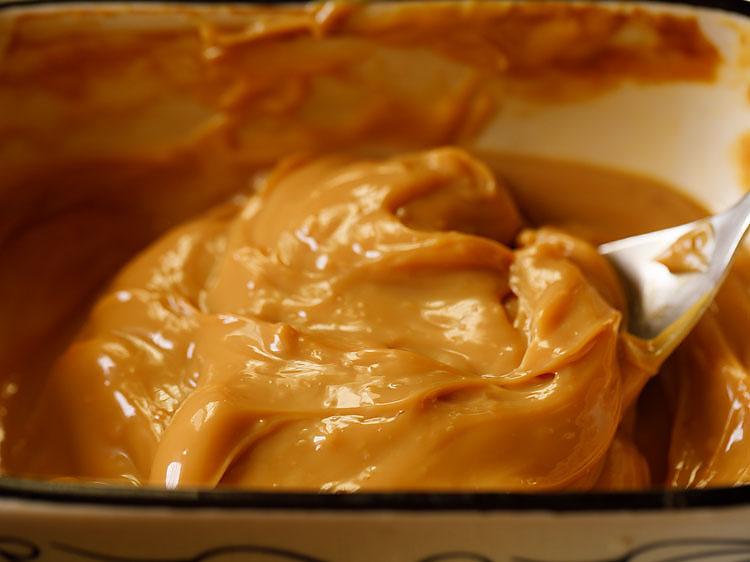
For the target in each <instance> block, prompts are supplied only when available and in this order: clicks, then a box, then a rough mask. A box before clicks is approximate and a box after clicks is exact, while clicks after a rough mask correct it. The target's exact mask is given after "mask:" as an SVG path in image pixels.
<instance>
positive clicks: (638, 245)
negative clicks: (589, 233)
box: [598, 192, 750, 357]
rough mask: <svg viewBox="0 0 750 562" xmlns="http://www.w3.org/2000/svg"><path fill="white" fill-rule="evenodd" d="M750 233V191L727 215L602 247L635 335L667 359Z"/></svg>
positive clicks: (696, 319) (629, 328)
mask: <svg viewBox="0 0 750 562" xmlns="http://www.w3.org/2000/svg"><path fill="white" fill-rule="evenodd" d="M749 228H750V192H748V193H747V194H746V195H745V196H744V197H743V198H742V199H740V200H739V201H738V202H737V203H735V205H734V206H732V207H731V208H729V209H727V210H726V211H724V212H722V213H719V214H717V215H714V216H712V217H707V218H705V219H700V220H697V221H695V222H691V223H688V224H683V225H680V226H675V227H673V228H668V229H665V230H659V231H656V232H650V233H647V234H642V235H640V236H632V237H630V238H623V239H622V240H616V241H614V242H609V243H606V244H602V245H601V246H599V248H598V251H599V253H600V254H601V255H603V256H605V257H606V258H608V259H609V261H610V262H611V263H612V264H613V265H614V267H615V269H617V271H618V273H619V274H620V277H621V278H622V280H623V281H624V283H625V287H626V290H627V296H628V309H629V310H628V312H629V317H628V326H627V330H628V332H630V333H631V334H633V335H635V336H637V337H639V338H641V339H643V340H645V341H646V346H647V349H648V351H649V353H650V354H651V355H653V356H655V357H664V356H666V355H668V354H669V353H671V352H672V351H673V350H674V348H675V347H677V346H678V345H679V344H680V342H682V340H683V339H684V338H685V337H686V336H687V334H688V333H689V332H690V330H691V329H692V328H693V326H695V324H696V322H698V320H699V319H700V317H701V316H702V315H703V313H704V312H705V310H706V308H708V306H709V305H710V304H711V302H712V300H713V297H714V296H715V295H716V292H717V291H718V290H719V287H720V286H721V284H722V282H723V281H724V278H725V277H726V275H727V273H728V271H729V269H730V267H731V266H732V263H733V262H734V258H735V256H736V255H737V251H738V250H739V248H740V246H741V245H742V241H743V239H744V237H745V235H746V234H747V231H748V229H749Z"/></svg>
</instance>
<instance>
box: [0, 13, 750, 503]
mask: <svg viewBox="0 0 750 562" xmlns="http://www.w3.org/2000/svg"><path fill="white" fill-rule="evenodd" d="M438 1H439V0H438ZM489 1H491V0H489ZM542 1H549V2H554V1H557V0H542ZM589 1H592V2H596V1H597V0H589ZM618 1H619V0H618ZM637 1H640V2H653V3H658V4H677V5H683V6H697V7H702V8H712V9H718V10H723V11H727V12H734V13H739V14H742V15H746V16H750V1H748V0H632V1H628V0H625V1H623V2H622V3H624V4H625V3H633V2H637ZM98 3H102V2H101V0H73V1H71V0H10V1H3V0H0V10H5V9H8V8H19V7H32V6H44V5H57V4H98ZM113 3H116V2H114V0H113ZM284 3H298V2H294V0H291V1H284V0H256V1H247V0H218V1H217V0H135V1H134V2H128V4H185V5H191V4H193V5H194V4H284ZM2 498H14V499H23V500H35V501H44V502H53V503H61V504H71V503H74V504H90V505H99V506H126V507H134V506H139V507H144V508H163V507H177V508H189V509H204V508H217V507H221V508H231V509H280V510H295V509H305V510H334V511H341V510H344V511H372V510H377V511H535V510H536V511H555V512H576V511H622V510H628V511H630V510H637V511H643V510H667V509H680V510H682V509H686V508H711V507H732V506H742V505H750V485H746V486H738V487H722V488H710V489H650V490H644V491H636V492H554V493H550V492H543V493H520V492H508V493H495V492H443V491H436V492H424V491H419V492H408V491H404V492H357V493H347V494H327V493H314V492H312V493H311V492H304V491H300V492H289V491H283V492H275V491H263V492H256V491H248V490H235V489H180V490H166V489H162V488H127V487H120V486H108V485H92V484H71V483H62V482H48V481H41V480H31V479H24V478H13V477H5V476H0V499H2Z"/></svg>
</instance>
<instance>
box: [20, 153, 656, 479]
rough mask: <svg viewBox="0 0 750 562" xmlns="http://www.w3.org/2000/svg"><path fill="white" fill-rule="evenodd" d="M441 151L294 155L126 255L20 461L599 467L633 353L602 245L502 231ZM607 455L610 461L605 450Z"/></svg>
mask: <svg viewBox="0 0 750 562" xmlns="http://www.w3.org/2000/svg"><path fill="white" fill-rule="evenodd" d="M520 227H521V219H520V216H519V212H518V211H517V209H516V207H515V205H514V203H513V202H512V200H511V198H510V196H509V194H508V192H507V191H506V189H505V188H504V187H503V186H502V185H501V184H500V183H498V181H497V180H495V178H494V176H493V174H492V173H491V172H490V170H489V169H488V168H487V167H485V166H484V165H483V164H481V163H480V162H479V161H478V160H475V159H473V158H472V157H470V156H469V155H467V154H466V153H465V152H463V151H460V150H458V149H439V150H432V151H428V152H423V153H418V154H414V155H408V156H401V157H394V158H390V159H385V160H378V161H358V160H351V159H349V158H340V157H323V158H313V159H307V158H297V159H290V160H287V161H285V162H283V163H281V164H280V165H279V166H278V167H277V168H276V169H275V170H274V171H273V172H272V173H271V174H270V175H269V176H268V178H267V179H266V181H265V183H264V185H263V186H262V189H261V191H260V193H258V194H256V195H253V196H251V197H249V198H248V199H247V200H244V201H242V202H237V203H236V204H233V205H229V206H225V207H221V208H219V209H218V210H216V211H214V212H212V213H210V214H208V215H207V216H205V217H203V218H201V219H198V220H196V221H193V222H191V223H188V224H187V225H185V226H182V227H180V228H178V229H176V230H175V231H173V232H171V233H170V234H168V235H167V236H166V237H164V238H162V239H161V240H160V241H159V242H157V243H156V244H155V245H153V246H152V247H151V248H150V249H148V250H147V251H145V252H144V253H143V254H141V255H140V256H139V257H137V258H136V259H134V260H133V261H132V262H131V263H130V264H129V265H128V266H127V267H126V268H125V269H124V270H123V271H122V272H121V273H120V274H119V275H118V277H117V278H116V280H115V281H114V282H113V284H112V285H111V287H110V288H109V290H108V291H107V292H106V293H105V294H104V295H103V296H102V297H101V299H100V300H99V301H98V303H97V304H96V305H95V307H94V309H93V311H92V313H91V317H90V319H89V321H88V322H87V324H86V325H85V327H84V328H83V329H82V331H81V333H80V334H79V336H78V337H77V339H76V341H74V342H73V343H72V344H71V345H70V347H69V348H68V349H67V350H66V351H65V352H64V353H63V355H62V356H61V357H60V359H59V360H58V361H57V363H56V365H55V367H54V369H53V371H52V373H51V376H50V379H49V381H48V383H47V386H46V388H45V390H44V393H43V396H42V397H41V400H40V403H39V406H38V409H37V416H36V417H35V418H33V420H32V428H31V430H30V436H29V437H28V441H27V442H28V444H29V447H28V450H26V451H25V452H24V453H23V455H24V456H26V457H28V461H27V462H28V463H29V464H28V466H29V468H30V470H31V471H32V472H35V473H41V474H47V475H55V474H69V475H75V476H79V477H88V478H97V479H107V480H117V479H127V480H132V481H134V482H139V483H152V484H161V485H166V486H168V487H175V486H181V485H217V484H219V483H226V484H238V485H242V486H247V487H253V488H287V489H288V488H292V489H311V488H312V489H317V490H335V491H340V490H347V491H352V490H359V489H363V490H364V489H381V490H382V489H397V488H402V489H403V488H409V489H416V488H428V489H460V488H473V489H524V488H530V489H540V490H541V489H554V488H561V487H570V486H573V487H590V486H592V485H594V484H595V483H596V482H597V479H599V478H600V477H606V478H613V477H615V476H612V475H610V474H608V473H607V474H606V475H603V474H602V471H603V470H604V469H606V470H607V472H608V471H611V470H617V471H618V472H620V473H624V472H626V473H627V476H628V479H629V480H630V481H629V482H628V484H629V485H633V486H639V485H646V484H647V483H648V479H647V477H648V471H647V469H646V467H645V463H644V462H643V460H642V459H641V457H640V456H639V455H638V453H637V452H636V451H635V449H634V448H632V447H630V446H628V445H625V444H624V445H623V447H622V448H618V449H617V450H616V451H617V452H616V454H617V455H618V456H621V457H622V458H618V460H617V462H616V463H610V464H608V463H607V462H606V461H607V458H608V452H609V451H610V449H611V446H612V443H613V441H614V440H615V434H616V432H617V428H618V426H619V424H620V422H621V419H622V415H623V411H624V409H625V408H626V407H627V406H629V404H628V402H631V401H632V399H633V398H634V396H635V394H636V393H637V392H638V390H640V386H641V385H642V384H643V383H644V382H645V380H646V378H647V373H640V372H638V373H636V372H633V371H634V368H633V367H632V366H631V367H627V368H626V367H624V366H623V365H622V363H623V361H625V358H626V357H627V346H624V344H623V343H622V342H621V336H620V324H621V320H622V313H621V312H620V310H621V309H622V308H623V305H624V298H623V296H622V294H621V292H620V289H619V286H618V284H617V279H616V277H615V275H614V274H613V272H612V271H611V269H610V267H609V266H608V264H607V262H606V261H605V260H604V258H602V257H600V256H599V255H597V253H596V251H595V249H594V248H593V247H592V246H591V245H589V244H587V243H585V242H583V241H582V240H580V239H577V238H574V237H572V236H569V235H566V234H564V233H562V232H558V231H554V230H546V229H541V230H537V231H523V232H522V234H521V235H520V238H519V242H520V246H519V247H518V249H515V250H512V249H511V248H510V246H511V244H512V243H513V241H514V237H515V235H516V234H517V233H518V231H519V229H520ZM623 465H625V466H623Z"/></svg>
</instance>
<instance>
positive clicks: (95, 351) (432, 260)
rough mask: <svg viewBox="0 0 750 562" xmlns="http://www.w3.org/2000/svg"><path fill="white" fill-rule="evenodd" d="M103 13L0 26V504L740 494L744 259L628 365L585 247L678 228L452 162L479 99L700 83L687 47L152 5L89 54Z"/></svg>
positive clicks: (605, 277) (459, 19) (655, 193)
mask: <svg viewBox="0 0 750 562" xmlns="http://www.w3.org/2000/svg"><path fill="white" fill-rule="evenodd" d="M112 10H113V11H112V13H109V12H107V11H106V10H105V12H103V15H102V14H98V12H96V10H93V11H92V10H88V9H84V8H81V9H76V10H73V11H72V12H71V13H69V14H64V16H65V17H62V18H61V19H60V20H59V21H57V20H56V19H55V18H56V15H55V13H54V11H39V12H38V13H37V12H29V13H25V14H22V15H21V16H19V17H18V18H17V19H16V20H13V21H12V22H11V23H12V25H10V24H8V26H7V27H8V28H10V29H11V31H9V32H8V33H5V32H4V28H3V25H5V24H6V23H8V21H10V20H7V21H6V20H0V24H2V25H0V39H3V40H0V57H4V64H5V66H4V68H3V76H2V77H0V78H2V80H0V96H3V98H2V99H6V100H9V101H8V105H9V106H10V105H12V106H13V107H15V108H16V109H17V111H14V112H8V113H7V114H4V115H0V129H2V130H3V131H8V134H7V135H5V136H3V135H0V163H2V164H3V166H2V167H3V174H4V183H3V184H2V185H0V269H1V270H2V271H3V275H2V276H0V307H2V309H3V311H4V314H3V315H2V317H0V335H1V336H2V337H0V340H2V341H0V430H1V431H0V470H2V473H3V474H11V475H15V476H28V477H39V478H53V479H55V478H62V479H73V480H75V481H84V482H109V483H119V484H122V483H126V484H133V485H139V486H140V485H156V486H163V487H167V488H176V487H183V486H209V487H211V486H235V487H243V488H250V489H259V490H270V489H278V490H304V491H332V492H354V491H358V490H365V491H366V490H383V491H385V490H444V491H447V490H482V491H498V490H525V491H545V490H560V489H640V488H644V487H650V486H668V487H704V486H715V485H736V484H741V483H747V482H750V437H748V436H750V374H749V373H750V342H749V341H748V337H747V326H748V325H749V324H750V258H749V257H748V255H747V252H744V251H743V252H742V255H740V256H739V258H738V260H737V263H736V265H735V267H734V268H733V270H732V272H731V273H730V275H729V277H728V278H727V281H726V283H725V286H724V287H723V288H722V290H721V291H720V293H719V295H718V296H717V298H716V301H715V303H713V305H712V306H711V307H710V308H709V310H708V311H707V313H706V315H705V317H704V318H703V319H702V320H701V321H700V322H699V323H698V325H697V326H696V328H695V330H694V331H693V332H692V333H691V334H690V336H689V337H688V338H687V340H686V341H685V343H684V344H683V345H682V346H680V348H678V349H677V350H676V351H675V352H674V354H673V355H672V356H671V357H670V358H669V359H667V360H666V362H665V363H664V364H663V365H657V364H654V363H653V362H651V361H647V360H645V359H644V357H643V355H642V353H641V351H640V350H641V346H640V345H639V342H638V341H636V340H635V339H634V338H633V337H632V336H630V335H628V334H627V332H626V331H625V325H626V323H627V318H626V317H625V315H626V312H625V311H626V310H627V306H626V298H625V294H624V292H623V289H622V287H621V284H620V281H619V279H618V277H617V275H616V274H615V272H614V271H613V269H612V268H611V267H610V265H609V263H608V262H607V261H606V260H605V259H604V258H603V257H601V256H599V255H598V254H597V252H596V246H595V245H596V244H598V243H600V242H603V241H605V240H609V239H613V238H618V237H622V236H626V235H630V234H635V233H637V232H643V231H646V230H654V229H656V228H660V227H663V226H667V225H670V224H677V223H679V222H687V221H688V220H694V219H696V218H698V217H699V216H700V215H701V213H702V212H703V211H702V210H701V209H699V208H698V207H697V206H696V205H695V204H693V203H691V202H690V201H689V200H687V198H686V197H683V196H681V195H678V194H677V193H674V192H672V191H670V190H669V189H667V188H666V187H664V186H662V185H661V184H657V183H656V182H653V181H650V180H646V179H645V178H639V177H635V176H630V175H627V174H623V173H619V172H612V171H603V170H598V169H594V168H592V167H587V166H584V165H582V164H576V163H575V162H568V163H565V162H561V161H554V160H552V159H544V158H539V157H537V158H531V157H528V158H525V157H522V156H518V155H516V156H509V155H507V154H506V155H504V154H501V153H492V152H490V151H482V150H479V149H477V150H473V149H471V146H472V145H471V140H472V139H474V138H475V137H476V136H477V135H478V134H479V132H481V131H482V127H483V126H484V125H485V124H486V123H487V120H488V119H489V117H490V116H491V115H493V114H494V113H495V112H501V111H502V110H503V103H502V102H503V96H504V95H505V94H507V93H508V92H512V93H514V94H519V95H523V96H526V97H528V98H529V99H533V100H535V101H536V102H539V103H560V102H565V101H570V100H585V99H589V98H591V97H596V96H598V95H601V94H602V93H603V92H606V91H609V90H610V89H613V88H615V87H617V86H618V85H620V84H621V83H623V82H626V83H628V84H654V83H662V82H670V81H697V82H710V81H711V80H713V79H714V78H715V77H716V76H717V72H718V71H717V68H718V64H719V61H720V57H719V55H718V52H717V50H716V49H715V48H714V47H713V45H712V44H711V43H710V42H709V41H708V40H707V39H706V38H705V37H704V36H703V34H702V33H701V31H700V28H699V26H698V25H697V24H696V22H695V20H694V19H691V18H690V17H687V16H686V17H677V16H669V15H664V14H658V13H656V12H652V11H648V10H638V9H634V10H632V11H629V12H628V13H627V15H626V14H625V13H624V12H618V11H614V10H605V9H601V8H599V7H597V6H593V5H587V6H584V5H579V4H561V3H532V2H529V3H502V2H491V3H489V2H488V3H451V2H445V3H435V4H432V5H429V6H428V9H425V6H424V5H421V4H419V3H405V4H390V3H383V4H371V5H362V6H359V5H352V4H342V3H326V4H315V5H310V6H296V7H295V6H285V7H276V8H269V7H265V8H259V7H237V8H236V10H237V12H236V13H237V14H239V15H241V16H242V17H243V18H245V19H243V20H242V21H245V23H247V22H248V21H250V23H247V25H240V24H239V23H237V22H239V21H240V19H235V18H233V17H227V18H224V16H223V15H222V14H224V15H226V14H227V13H229V14H230V15H232V13H233V12H232V13H230V12H231V10H229V8H227V10H229V12H222V11H218V12H215V13H214V12H213V11H211V10H209V9H207V8H201V9H199V8H190V7H185V8H184V9H182V10H183V11H181V12H179V16H180V18H178V19H175V20H173V23H174V25H172V26H166V27H164V28H163V29H162V28H161V27H159V25H161V24H158V25H157V23H154V22H156V21H158V18H159V17H161V16H165V15H166V16H169V15H170V10H171V8H170V9H167V8H159V7H153V8H148V9H146V8H137V7H134V8H132V10H133V11H132V14H130V12H128V14H130V15H133V16H134V17H136V18H143V21H145V22H147V23H148V25H144V26H143V28H144V29H145V31H144V30H141V31H138V32H134V31H131V30H129V29H128V28H127V26H125V25H112V29H111V33H107V34H104V33H102V32H101V25H103V23H102V22H104V21H105V20H106V19H107V18H108V17H115V16H116V12H117V10H114V9H112ZM232 10H234V8H232ZM172 15H174V14H172ZM100 16H101V18H102V19H101V20H100V19H99V17H100ZM154 16H155V17H156V19H155V20H152V19H150V18H152V17H154ZM175 22H177V23H175ZM195 22H198V23H195ZM414 22H418V23H419V25H413V24H414ZM100 24H101V25H100ZM178 24H179V25H178ZM149 26H151V27H149ZM467 30H469V31H467ZM4 33H5V34H4ZM4 38H7V40H5V39H4ZM61 45H65V48H61V47H60V46H61ZM81 61H86V62H85V64H82V63H81ZM405 75H408V76H409V77H411V78H412V79H411V80H404V76H405ZM42 92H43V94H42ZM428 94H429V95H428ZM40 108H41V109H40ZM59 131H64V132H65V134H64V135H61V134H60V132H59ZM112 131H117V134H112ZM60 137H64V139H63V140H61V139H60ZM459 146H463V147H464V148H460V147H459ZM466 147H469V148H466ZM40 159H43V161H44V166H40V165H39V164H38V162H39V161H40ZM268 170H270V172H269V171H268ZM220 201H224V202H223V203H218V205H215V204H216V203H217V202H220ZM206 209H211V210H208V211H207V210H206ZM157 235H159V236H157ZM154 238H156V241H155V242H153V243H151V244H150V245H147V244H148V243H149V242H151V241H152V240H153V239H154ZM699 241H700V240H698V239H697V238H696V242H695V243H694V244H692V243H691V245H689V246H690V247H689V248H688V250H691V251H692V250H700V248H699V247H698V246H700V244H698V242H699ZM144 247H145V249H144ZM678 249H679V248H678ZM139 250H140V251H139ZM684 253H686V252H682V254H684ZM693 253H695V252H693ZM682 254H680V255H682ZM29 256H34V259H31V258H30V257H29ZM665 260H666V258H665ZM666 261H667V262H668V263H670V264H671V263H672V262H670V261H669V260H666ZM683 261H684V260H683ZM123 263H124V266H123ZM88 264H92V265H91V269H93V270H95V271H93V272H91V271H82V270H83V269H84V268H85V267H89V266H88ZM683 265H684V264H683ZM683 265H680V264H678V265H677V266H674V265H670V267H673V268H674V269H675V270H676V271H689V270H690V267H693V265H690V267H683ZM121 266H122V267H121ZM118 267H121V268H120V269H119V273H117V275H115V276H114V277H113V278H112V273H113V272H114V271H115V270H116V269H117V268H118ZM102 287H103V289H102ZM100 289H101V290H100ZM94 295H96V298H93V297H94ZM90 301H93V304H92V306H91V307H90V308H89V306H88V305H89V304H90ZM8 342H11V343H8Z"/></svg>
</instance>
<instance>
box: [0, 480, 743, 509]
mask: <svg viewBox="0 0 750 562" xmlns="http://www.w3.org/2000/svg"><path fill="white" fill-rule="evenodd" d="M0 498H15V499H23V500H36V501H43V502H51V503H62V504H66V505H70V504H89V505H92V504H93V505H105V506H127V507H134V506H138V507H147V508H163V507H176V508H189V509H203V508H217V507H221V508H231V509H245V510H247V509H275V510H295V509H304V510H316V511H325V510H328V511H373V510H374V511H485V512H486V511H554V512H576V511H625V510H627V511H634V510H635V511H644V510H650V511H654V510H684V509H687V508H692V509H695V508H715V507H732V506H747V505H750V486H738V487H726V488H710V489H690V490H685V489H650V490H645V491H636V492H552V493H550V492H544V493H523V492H507V493H502V492H443V491H435V492H430V491H417V492H409V491H400V492H357V493H343V494H331V493H316V492H306V491H299V492H294V491H291V492H290V491H280V492H276V491H251V490H240V489H233V488H218V489H208V488H206V489H201V488H192V489H179V490H166V489H163V488H126V487H122V486H110V485H107V484H71V483H67V482H49V481H39V480H28V479H23V478H13V477H0Z"/></svg>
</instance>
